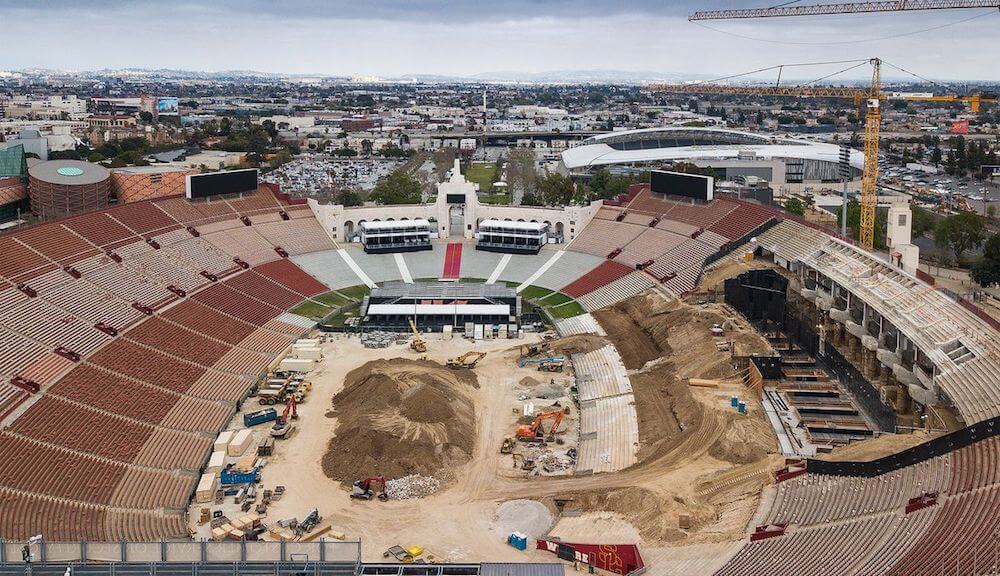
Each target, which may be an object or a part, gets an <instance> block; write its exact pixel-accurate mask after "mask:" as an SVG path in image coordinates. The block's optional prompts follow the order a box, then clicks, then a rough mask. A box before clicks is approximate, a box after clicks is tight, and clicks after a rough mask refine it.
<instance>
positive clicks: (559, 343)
mask: <svg viewBox="0 0 1000 576" xmlns="http://www.w3.org/2000/svg"><path fill="white" fill-rule="evenodd" d="M607 344H608V341H607V340H605V339H604V338H603V337H601V336H598V335H596V334H574V335H573V336H566V337H565V338H558V339H556V340H551V341H550V342H549V348H550V349H551V350H552V354H586V353H587V352H593V351H594V350H597V349H598V348H604V347H605V346H607Z"/></svg>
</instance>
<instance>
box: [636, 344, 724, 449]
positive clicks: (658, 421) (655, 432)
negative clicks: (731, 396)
mask: <svg viewBox="0 0 1000 576" xmlns="http://www.w3.org/2000/svg"><path fill="white" fill-rule="evenodd" d="M629 380H630V381H631V383H632V394H633V395H634V396H635V411H636V415H637V416H638V418H639V461H640V462H642V461H644V460H646V459H647V458H649V457H650V456H653V455H656V454H659V453H663V452H666V451H668V450H670V448H671V447H672V446H673V445H675V444H676V443H677V441H679V440H681V439H683V438H684V437H685V432H690V431H691V430H693V429H694V428H695V427H697V425H698V423H699V422H700V421H701V418H702V413H703V410H704V409H705V408H704V406H703V405H702V404H701V403H700V402H698V401H697V400H696V399H695V398H694V397H693V396H692V395H691V389H690V388H689V387H688V385H687V383H686V382H683V381H680V380H678V379H677V378H676V377H675V376H674V369H673V366H671V365H670V364H669V363H664V364H659V365H657V366H655V367H653V368H651V369H647V370H645V371H643V372H638V373H636V374H633V375H632V376H630V377H629Z"/></svg>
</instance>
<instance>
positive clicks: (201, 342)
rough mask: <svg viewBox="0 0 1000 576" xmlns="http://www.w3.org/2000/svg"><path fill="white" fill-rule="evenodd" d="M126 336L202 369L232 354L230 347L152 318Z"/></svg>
mask: <svg viewBox="0 0 1000 576" xmlns="http://www.w3.org/2000/svg"><path fill="white" fill-rule="evenodd" d="M126 336H127V337H128V338H129V339H130V340H135V341H136V342H138V343H140V344H145V345H147V346H150V347H152V348H155V349H157V350H161V351H163V352H166V353H168V354H172V355H174V356H177V357H178V358H182V359H184V360H189V361H191V362H194V363H196V364H201V365H202V366H211V365H212V364H214V363H215V362H216V361H217V360H218V359H219V358H222V357H223V356H224V355H225V354H226V352H228V351H229V347H228V346H226V345H225V344H221V343H219V342H216V341H214V340H210V339H208V338H205V337H204V336H202V335H200V334H197V333H195V332H192V331H190V330H187V329H185V328H181V327H180V326H177V325H175V324H171V323H170V322H167V321H165V320H163V319H161V318H157V317H153V318H150V319H148V320H146V321H145V322H143V323H142V324H139V325H138V326H136V327H135V328H133V329H132V330H129V331H128V333H127V334H126Z"/></svg>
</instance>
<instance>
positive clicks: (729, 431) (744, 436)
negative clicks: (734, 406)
mask: <svg viewBox="0 0 1000 576" xmlns="http://www.w3.org/2000/svg"><path fill="white" fill-rule="evenodd" d="M728 420H729V421H728V422H727V424H726V432H725V434H723V435H722V437H721V438H719V439H718V440H717V441H716V442H715V444H713V445H712V448H711V449H709V451H708V453H709V454H710V455H711V456H712V457H713V458H716V459H718V460H722V461H725V462H729V463H731V464H749V463H751V462H757V461H758V460H762V459H764V458H766V457H767V454H768V449H770V450H775V449H776V448H777V446H776V444H775V440H774V433H773V432H772V431H771V426H770V425H769V424H768V423H767V422H765V421H763V420H762V419H758V418H747V417H744V416H733V415H730V416H729V417H728Z"/></svg>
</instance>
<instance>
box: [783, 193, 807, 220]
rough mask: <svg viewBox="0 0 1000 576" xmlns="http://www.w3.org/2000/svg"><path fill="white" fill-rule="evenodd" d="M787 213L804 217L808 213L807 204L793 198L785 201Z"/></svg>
mask: <svg viewBox="0 0 1000 576" xmlns="http://www.w3.org/2000/svg"><path fill="white" fill-rule="evenodd" d="M785 212H788V213H789V214H794V215H796V216H804V215H805V213H806V207H805V204H803V203H802V200H799V199H798V198H795V197H794V196H793V197H792V198H789V199H788V200H785Z"/></svg>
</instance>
